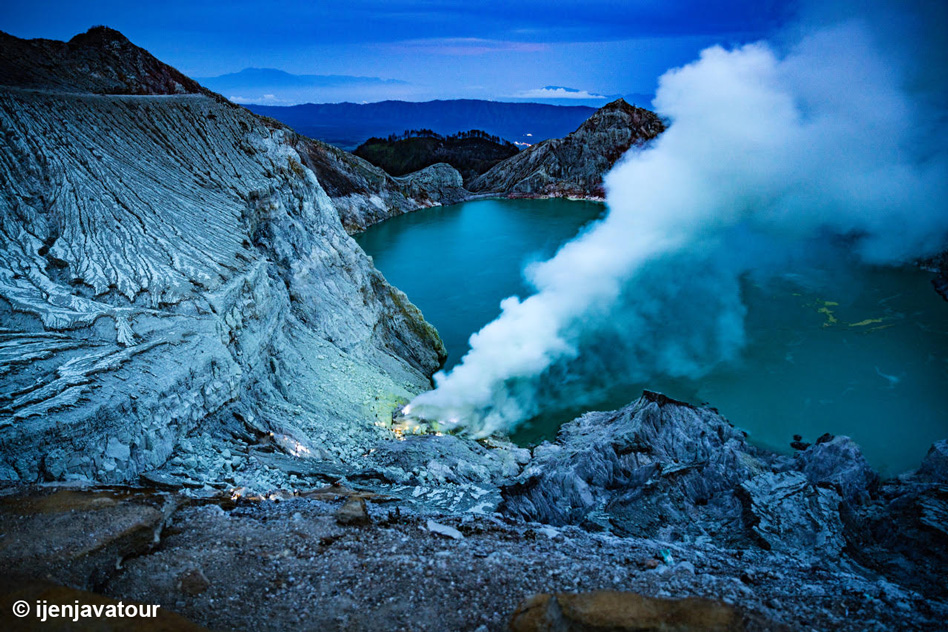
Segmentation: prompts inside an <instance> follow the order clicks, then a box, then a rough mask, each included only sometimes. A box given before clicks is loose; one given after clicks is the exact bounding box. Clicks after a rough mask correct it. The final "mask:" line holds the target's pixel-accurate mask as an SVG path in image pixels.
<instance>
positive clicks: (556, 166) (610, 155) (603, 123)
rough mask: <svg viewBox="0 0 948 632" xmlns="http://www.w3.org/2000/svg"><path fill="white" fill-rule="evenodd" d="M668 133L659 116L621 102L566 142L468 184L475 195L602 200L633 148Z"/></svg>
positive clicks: (542, 146)
mask: <svg viewBox="0 0 948 632" xmlns="http://www.w3.org/2000/svg"><path fill="white" fill-rule="evenodd" d="M664 130H665V124H664V123H663V122H662V120H661V119H660V118H659V117H658V116H657V115H655V114H654V113H653V112H650V111H648V110H645V109H642V108H638V107H634V106H631V105H629V104H628V103H626V102H625V101H624V100H622V99H617V100H616V101H613V102H612V103H609V104H608V105H605V106H603V107H602V108H600V109H599V110H598V111H597V112H596V113H595V114H593V115H592V116H591V117H590V118H589V119H588V120H586V122H584V123H583V124H582V125H580V126H579V129H577V130H576V131H575V132H573V133H572V134H570V135H569V136H566V137H565V138H557V139H551V140H545V141H543V142H541V143H538V144H536V145H533V146H532V147H529V148H528V149H526V150H524V151H522V152H520V153H519V154H517V155H516V156H513V157H511V158H508V159H507V160H504V161H503V162H501V163H499V164H497V165H495V166H494V167H493V168H491V169H490V170H489V171H488V172H487V173H485V174H483V175H481V176H478V177H477V178H474V179H473V180H471V181H470V182H469V183H468V187H467V188H468V189H470V190H471V191H473V192H475V193H496V194H502V195H507V196H509V197H578V198H596V199H602V198H603V197H604V196H605V192H604V190H603V188H602V178H603V176H604V175H605V173H606V172H607V171H609V169H611V168H612V166H613V165H614V164H615V163H616V161H617V160H618V159H619V158H620V157H621V156H622V155H623V154H624V153H625V152H626V151H628V149H629V148H630V147H633V146H640V145H643V144H645V143H647V142H648V141H650V140H651V139H653V138H655V137H656V136H658V135H659V134H660V133H662V132H663V131H664Z"/></svg>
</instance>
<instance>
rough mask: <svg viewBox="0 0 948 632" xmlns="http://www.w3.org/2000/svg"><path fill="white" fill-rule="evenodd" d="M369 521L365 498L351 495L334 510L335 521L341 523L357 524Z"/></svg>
mask: <svg viewBox="0 0 948 632" xmlns="http://www.w3.org/2000/svg"><path fill="white" fill-rule="evenodd" d="M371 521H372V520H371V518H369V511H368V509H366V506H365V498H361V497H358V496H351V497H349V499H348V500H346V502H344V503H343V504H342V507H340V508H339V509H338V511H336V522H337V523H339V524H341V525H346V526H359V525H366V524H369V523H370V522H371Z"/></svg>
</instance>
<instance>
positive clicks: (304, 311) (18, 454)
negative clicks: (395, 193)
mask: <svg viewBox="0 0 948 632" xmlns="http://www.w3.org/2000/svg"><path fill="white" fill-rule="evenodd" d="M3 44H4V46H3V48H4V53H3V55H2V57H0V59H2V60H3V64H2V71H0V76H2V77H4V78H7V79H8V81H10V82H12V83H13V84H14V85H12V86H11V85H7V86H5V87H3V88H2V89H0V129H2V134H0V376H2V386H0V478H2V479H12V480H23V481H34V480H37V479H49V480H58V479H91V480H98V481H109V482H120V481H135V480H137V479H138V477H139V476H140V475H141V474H143V473H147V472H149V471H152V470H155V469H156V468H159V467H161V466H164V465H167V463H168V462H169V458H170V457H171V456H172V454H173V453H175V451H179V452H183V454H184V456H185V462H184V465H186V466H188V467H189V469H190V470H191V471H192V472H199V471H200V468H204V467H211V466H212V465H213V462H212V460H211V459H210V456H212V455H214V454H215V453H216V452H219V451H220V450H221V449H222V447H223V446H224V445H227V442H228V441H229V442H231V443H233V444H234V445H235V448H238V447H239V446H240V445H245V444H247V443H255V442H259V441H263V440H265V441H266V442H267V443H268V444H269V448H268V449H269V450H270V451H273V450H274V449H276V450H277V451H279V452H283V453H284V454H290V455H296V456H311V457H314V458H315V460H323V461H327V462H339V461H341V460H346V459H355V458H358V457H359V456H360V455H363V454H365V453H366V452H367V451H368V449H369V447H370V446H372V445H374V444H375V443H376V442H377V441H378V440H380V439H381V438H384V437H385V436H389V435H388V434H387V431H385V430H383V429H382V428H380V427H379V426H381V425H385V424H386V423H387V422H390V410H391V409H392V407H394V406H395V405H396V403H397V402H398V401H402V400H404V399H407V398H410V397H411V396H412V395H413V394H415V393H417V392H419V391H420V390H423V389H424V388H427V387H428V385H429V379H428V376H430V374H431V373H432V372H433V371H435V370H436V369H437V368H438V367H439V366H440V364H441V362H442V360H443V358H444V349H443V346H442V345H441V342H440V340H439V338H438V336H437V333H436V332H435V331H434V329H433V328H432V327H431V326H430V325H428V324H427V323H425V322H424V320H423V319H422V317H421V314H420V312H418V310H417V309H416V308H415V307H414V306H413V305H411V303H410V302H409V301H408V299H407V298H406V297H405V295H404V294H402V293H401V292H399V291H398V290H396V289H395V288H392V287H391V286H389V285H388V284H387V283H386V282H385V280H384V278H383V277H382V276H381V274H379V272H378V271H376V270H375V269H374V268H373V267H372V265H371V262H370V261H369V259H368V258H367V257H366V256H365V254H364V253H363V252H362V251H361V249H360V248H359V247H358V246H357V245H356V244H355V242H353V241H352V240H351V239H350V238H349V236H348V235H347V234H346V233H345V231H344V230H343V227H342V225H341V223H340V221H339V217H338V214H337V211H336V208H335V207H334V206H333V203H332V200H331V199H330V198H329V197H328V196H327V195H326V193H325V191H324V189H323V188H322V186H321V185H320V183H319V181H318V179H317V177H316V176H315V175H314V173H313V172H312V171H311V170H310V169H307V168H306V167H305V166H304V165H303V162H304V158H303V157H302V156H301V155H300V152H298V151H297V150H296V149H295V147H294V144H295V141H296V139H297V137H296V136H295V134H293V133H292V132H290V131H289V130H287V129H285V128H282V127H280V126H274V125H273V124H272V123H269V122H266V121H263V120H261V119H259V118H258V117H256V116H255V115H253V114H251V113H250V112H248V111H247V110H244V109H242V108H238V107H236V106H233V105H231V104H229V103H226V102H222V101H221V100H220V99H218V98H215V97H214V96H213V95H208V94H207V93H206V92H205V91H203V90H201V89H200V88H199V86H198V87H195V86H196V84H193V82H192V83H188V82H185V81H181V80H180V79H181V78H182V77H181V76H180V74H179V73H177V71H174V70H173V69H171V68H170V67H167V66H165V65H164V64H161V62H158V61H157V60H155V59H154V58H153V57H151V56H150V55H148V54H147V53H146V52H145V51H142V50H141V49H137V48H135V47H134V46H133V45H132V44H130V43H128V41H127V40H125V39H124V38H122V37H121V36H119V35H117V34H115V32H114V31H109V30H107V29H93V30H92V31H90V32H89V33H88V34H86V35H85V36H80V37H77V38H76V39H74V40H73V41H72V42H70V43H69V44H62V43H50V42H46V41H39V42H36V41H32V42H23V41H20V40H16V38H10V37H9V36H5V38H4V41H3ZM97 47H98V48H97ZM130 47H131V48H130ZM99 49H101V50H99ZM24 50H26V51H32V52H31V53H29V55H25V56H24V57H22V59H21V58H20V57H18V55H21V54H22V51H24ZM96 51H98V52H96ZM30 55H32V57H31V56H30ZM11 60H18V61H11ZM29 68H35V71H34V72H27V71H26V70H24V69H29ZM90 77H91V78H90ZM11 78H12V79H11ZM169 81H170V82H172V83H169ZM178 85H180V86H182V87H183V89H184V90H183V91H185V92H188V91H191V92H194V93H193V94H178V93H179V92H181V91H182V90H179V89H178V87H177V86H178ZM24 86H25V87H24ZM90 92H96V93H97V94H90ZM155 95H160V96H155ZM275 437H280V438H282V439H281V441H280V442H277V443H273V438H275ZM195 445H207V446H213V447H211V448H209V449H208V450H209V452H210V454H208V455H207V456H208V458H206V459H197V460H196V461H195V462H192V463H188V462H187V459H188V458H190V457H187V454H189V453H190V452H191V451H192V450H191V447H189V446H195ZM195 449H197V448H195ZM242 449H243V450H244V453H243V454H242V455H235V456H234V457H232V458H230V457H229V458H227V459H221V463H222V465H221V467H222V468H223V469H222V470H221V476H222V477H224V478H225V479H228V480H223V481H219V483H220V484H221V485H225V484H231V485H236V484H247V482H248V481H247V480H246V476H245V475H243V474H242V473H241V465H240V464H238V465H237V466H235V465H234V464H235V463H236V462H237V459H238V458H239V459H242V461H241V463H242V464H243V465H244V466H248V467H249V465H253V464H254V463H256V464H258V465H259V463H260V459H256V458H255V457H254V455H252V454H249V453H247V452H246V448H242ZM261 458H262V457H261ZM247 471H248V472H249V470H247ZM248 476H249V474H248ZM197 478H198V480H201V478H202V477H200V476H198V477H197ZM205 480H207V479H205ZM228 481H229V482H228Z"/></svg>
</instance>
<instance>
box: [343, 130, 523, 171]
mask: <svg viewBox="0 0 948 632" xmlns="http://www.w3.org/2000/svg"><path fill="white" fill-rule="evenodd" d="M517 151H518V150H517V146H516V145H514V144H513V143H511V142H509V141H507V140H504V139H502V138H500V137H498V136H493V135H491V134H488V133H487V132H483V131H481V130H470V131H467V132H458V133H457V134H452V135H450V136H442V135H441V134H438V133H436V132H434V131H432V130H430V129H420V130H406V131H405V132H404V133H402V134H390V135H389V136H388V137H387V138H377V137H373V138H370V139H368V140H367V141H365V142H364V143H362V144H361V145H359V147H358V148H356V150H355V152H353V153H355V155H356V156H360V157H362V158H365V159H366V160H368V161H369V162H371V163H372V164H373V165H375V166H377V167H380V168H382V169H384V170H385V171H387V172H388V173H390V174H391V175H393V176H402V175H405V174H408V173H412V172H414V171H418V170H419V169H424V168H425V167H428V166H431V165H433V164H435V163H439V162H446V163H448V164H449V165H451V166H452V167H454V168H455V169H457V170H458V171H459V172H460V174H461V177H463V178H464V182H465V183H467V182H468V181H469V180H471V179H472V178H475V177H477V176H479V175H480V174H482V173H484V172H486V171H487V170H488V169H490V168H491V167H493V166H494V165H496V164H497V163H498V162H500V161H501V160H504V159H506V158H509V157H510V156H513V155H515V154H516V153H517Z"/></svg>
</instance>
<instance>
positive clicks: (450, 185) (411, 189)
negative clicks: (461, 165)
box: [395, 162, 471, 206]
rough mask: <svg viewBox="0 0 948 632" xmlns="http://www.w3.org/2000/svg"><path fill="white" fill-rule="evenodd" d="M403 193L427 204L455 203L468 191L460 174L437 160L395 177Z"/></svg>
mask: <svg viewBox="0 0 948 632" xmlns="http://www.w3.org/2000/svg"><path fill="white" fill-rule="evenodd" d="M395 180H396V182H398V183H399V184H400V185H401V186H402V189H403V190H404V191H405V194H406V195H408V196H410V197H411V198H413V199H415V200H419V201H420V202H422V203H427V205H428V206H437V205H447V204H456V203H458V202H460V201H462V200H464V199H465V198H468V197H470V195H471V194H470V193H469V192H468V191H467V190H466V189H465V188H464V183H463V181H462V179H461V174H460V173H458V170H457V169H455V168H454V167H452V166H451V165H449V164H447V163H444V162H439V163H436V164H433V165H431V166H429V167H425V168H424V169H421V170H419V171H415V172H414V173H409V174H408V175H405V176H400V177H398V178H395Z"/></svg>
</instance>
